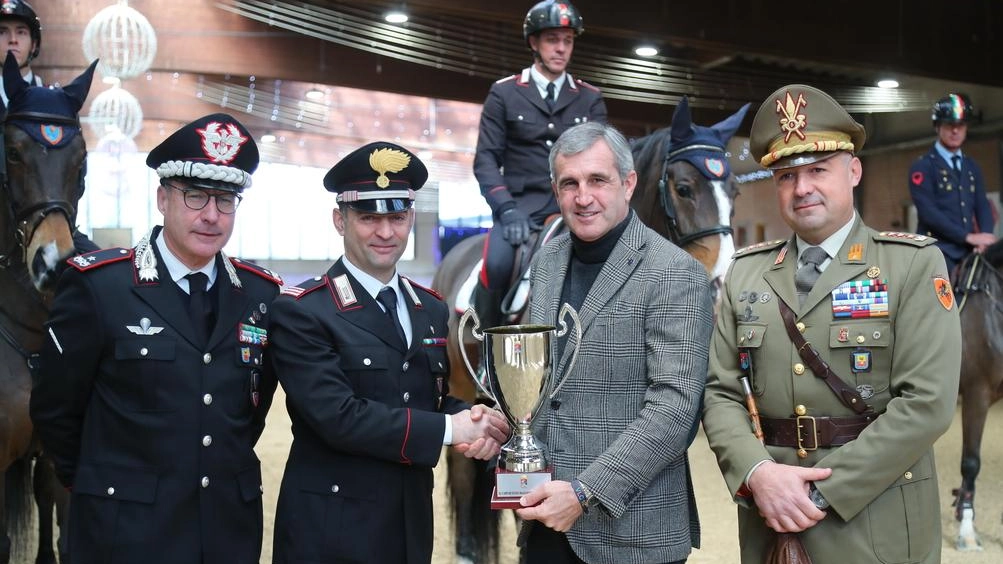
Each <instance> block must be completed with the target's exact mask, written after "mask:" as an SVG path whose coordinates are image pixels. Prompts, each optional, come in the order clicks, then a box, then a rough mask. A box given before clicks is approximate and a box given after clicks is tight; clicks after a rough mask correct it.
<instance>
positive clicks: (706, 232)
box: [658, 145, 732, 247]
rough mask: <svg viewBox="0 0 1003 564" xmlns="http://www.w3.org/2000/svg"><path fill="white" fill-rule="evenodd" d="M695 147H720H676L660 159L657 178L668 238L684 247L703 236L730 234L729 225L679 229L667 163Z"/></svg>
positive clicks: (718, 149)
mask: <svg viewBox="0 0 1003 564" xmlns="http://www.w3.org/2000/svg"><path fill="white" fill-rule="evenodd" d="M697 149H704V150H707V149H709V150H712V151H720V150H721V148H720V147H715V146H713V145H689V146H686V147H683V148H681V149H676V150H675V151H672V152H671V153H667V154H666V155H665V160H664V161H662V175H661V177H659V179H658V195H659V197H660V198H661V199H662V209H664V210H665V216H666V217H667V218H668V219H669V239H670V240H671V241H672V242H673V243H675V244H676V245H679V246H680V247H685V246H686V245H689V244H690V243H692V242H693V241H696V240H697V239H703V238H704V237H710V236H712V235H722V234H725V233H726V234H728V235H731V234H732V229H731V226H730V225H715V226H714V227H708V228H707V229H701V230H699V231H694V232H693V233H686V234H684V233H682V232H681V231H680V229H679V220H678V218H677V216H678V213H677V212H676V205H675V204H674V203H673V202H672V194H669V165H670V164H672V163H674V162H677V161H680V160H682V157H680V155H682V154H683V153H685V152H687V151H694V150H697Z"/></svg>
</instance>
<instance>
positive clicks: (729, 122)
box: [666, 96, 749, 180]
mask: <svg viewBox="0 0 1003 564" xmlns="http://www.w3.org/2000/svg"><path fill="white" fill-rule="evenodd" d="M748 111H749V104H745V105H744V106H742V107H741V108H739V110H738V111H737V112H735V113H734V114H732V115H731V116H730V117H729V118H727V119H725V120H724V121H722V122H721V123H718V124H716V125H714V126H712V127H705V126H702V125H693V118H692V115H691V113H690V102H689V98H688V97H686V96H683V99H682V100H680V102H679V105H678V106H676V110H675V112H674V113H673V114H672V125H671V126H670V131H671V138H670V139H669V147H668V151H667V154H666V159H667V160H668V162H669V163H670V164H671V163H674V162H678V161H686V162H688V163H690V164H691V165H693V167H694V168H696V169H697V170H698V171H700V174H702V175H703V176H705V177H706V178H708V179H709V180H723V179H726V178H728V176H730V175H731V166H730V165H729V164H728V155H727V152H726V147H727V146H728V141H729V140H730V139H731V138H732V136H733V135H735V132H736V131H737V130H738V128H739V127H740V126H741V125H742V120H743V119H744V118H745V114H746V112H748Z"/></svg>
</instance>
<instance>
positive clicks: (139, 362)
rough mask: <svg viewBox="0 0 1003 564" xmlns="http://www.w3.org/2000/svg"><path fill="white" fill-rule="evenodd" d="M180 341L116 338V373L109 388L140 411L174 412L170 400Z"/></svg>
mask: <svg viewBox="0 0 1003 564" xmlns="http://www.w3.org/2000/svg"><path fill="white" fill-rule="evenodd" d="M176 346H177V344H176V343H175V342H174V340H173V339H171V338H170V337H160V336H136V337H125V338H121V339H118V340H116V341H115V368H114V370H113V371H112V373H113V374H114V376H112V377H111V378H110V381H109V382H108V384H109V389H110V391H111V392H112V393H113V394H115V395H116V396H118V398H119V400H120V401H121V402H122V405H124V406H127V407H129V408H130V409H133V410H136V411H170V410H171V407H170V405H169V402H168V400H167V396H168V390H167V389H166V388H168V386H169V383H170V382H171V380H172V379H173V378H174V377H176V370H177V366H176V365H175V361H176V360H177V350H176Z"/></svg>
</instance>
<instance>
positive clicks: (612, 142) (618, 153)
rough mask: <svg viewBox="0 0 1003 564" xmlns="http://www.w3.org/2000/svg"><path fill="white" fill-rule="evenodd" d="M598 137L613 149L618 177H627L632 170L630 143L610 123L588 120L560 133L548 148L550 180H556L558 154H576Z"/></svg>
mask: <svg viewBox="0 0 1003 564" xmlns="http://www.w3.org/2000/svg"><path fill="white" fill-rule="evenodd" d="M600 139H602V140H603V141H605V142H606V146H607V147H609V148H610V150H611V151H613V157H614V158H615V159H616V169H617V172H618V173H619V174H620V179H621V180H623V179H624V178H627V175H628V174H630V171H632V170H634V155H633V153H631V152H630V143H628V142H627V139H626V138H625V137H624V136H623V133H620V130H618V129H617V128H615V127H613V126H612V125H607V124H604V123H599V122H597V121H589V122H585V123H583V124H580V125H576V126H574V127H572V128H571V129H569V130H567V131H565V132H564V133H562V134H561V136H560V137H558V138H557V141H556V142H555V143H554V146H553V147H551V148H550V180H551V181H554V180H556V179H555V178H554V163H555V161H557V156H558V155H561V156H564V157H568V156H571V155H577V154H578V153H581V152H582V151H585V150H586V149H590V148H591V147H592V146H593V145H595V144H596V142H598V141H599V140H600Z"/></svg>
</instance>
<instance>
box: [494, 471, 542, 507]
mask: <svg viewBox="0 0 1003 564" xmlns="http://www.w3.org/2000/svg"><path fill="white" fill-rule="evenodd" d="M553 476H554V475H553V472H551V467H550V466H548V467H546V468H544V469H543V472H510V471H508V470H502V469H501V468H498V469H496V470H495V488H494V490H492V491H491V509H519V508H520V507H522V504H521V503H519V500H520V499H521V498H522V496H524V495H526V494H528V493H529V492H531V491H532V490H533V488H535V487H537V486H541V485H543V484H546V483H547V482H549V481H551V480H552V479H553Z"/></svg>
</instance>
